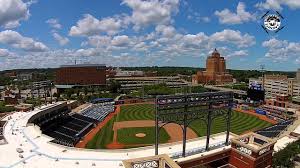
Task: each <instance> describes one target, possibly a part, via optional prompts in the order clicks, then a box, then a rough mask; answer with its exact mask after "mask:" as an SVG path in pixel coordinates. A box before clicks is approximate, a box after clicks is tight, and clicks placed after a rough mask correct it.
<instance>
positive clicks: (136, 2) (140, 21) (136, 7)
mask: <svg viewBox="0 0 300 168" xmlns="http://www.w3.org/2000/svg"><path fill="white" fill-rule="evenodd" d="M122 4H125V5H127V6H128V7H130V8H131V9H132V15H131V21H132V23H133V24H134V29H135V30H139V29H141V28H143V27H146V26H149V25H159V24H169V23H170V22H171V18H172V15H173V14H176V13H177V11H178V6H179V0H160V1H158V0H148V1H143V0H123V3H122Z"/></svg>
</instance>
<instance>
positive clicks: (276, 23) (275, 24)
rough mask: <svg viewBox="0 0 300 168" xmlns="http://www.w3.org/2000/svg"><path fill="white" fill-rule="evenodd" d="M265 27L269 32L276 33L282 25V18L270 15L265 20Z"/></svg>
mask: <svg viewBox="0 0 300 168" xmlns="http://www.w3.org/2000/svg"><path fill="white" fill-rule="evenodd" d="M264 25H265V27H266V28H267V29H268V30H271V31H276V30H278V29H279V28H280V25H281V21H280V17H279V16H277V15H268V16H266V18H265V20H264Z"/></svg>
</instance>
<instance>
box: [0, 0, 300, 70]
mask: <svg viewBox="0 0 300 168" xmlns="http://www.w3.org/2000/svg"><path fill="white" fill-rule="evenodd" d="M269 10H270V11H271V13H272V12H274V11H278V12H279V13H281V15H283V17H284V19H282V25H284V26H285V27H284V29H282V30H281V31H279V32H278V33H271V34H267V33H266V32H265V31H264V30H263V29H262V28H261V24H262V22H263V20H262V19H261V16H263V15H264V14H265V13H266V11H269ZM299 17H300V0H258V1H255V0H251V1H250V0H247V1H246V0H244V1H236V0H226V1H221V0H88V1H87V0H0V70H8V69H19V68H55V67H59V66H60V65H64V64H74V63H75V61H76V62H77V63H95V64H106V65H107V66H121V67H122V66H187V67H199V68H200V67H205V60H206V57H207V56H208V55H209V54H210V53H211V52H212V51H213V50H214V49H215V48H217V50H218V51H219V52H220V54H221V55H222V56H224V57H225V59H226V61H227V68H229V69H259V68H260V65H264V66H265V68H266V69H267V70H280V71H296V70H297V68H300V66H299V65H300V32H299V30H300V29H299V27H300V22H299Z"/></svg>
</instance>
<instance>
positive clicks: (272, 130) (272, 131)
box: [256, 120, 293, 138]
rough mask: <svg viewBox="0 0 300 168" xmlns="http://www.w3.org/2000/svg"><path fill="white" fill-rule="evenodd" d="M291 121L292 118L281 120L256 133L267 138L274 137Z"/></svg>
mask: <svg viewBox="0 0 300 168" xmlns="http://www.w3.org/2000/svg"><path fill="white" fill-rule="evenodd" d="M292 123H293V120H287V121H282V122H280V123H277V124H275V125H272V126H270V127H267V128H264V129H261V130H258V131H256V133H257V134H260V135H263V136H266V137H269V138H275V137H277V136H279V135H280V134H281V132H282V131H284V130H285V129H286V128H287V127H288V126H289V125H290V124H292Z"/></svg>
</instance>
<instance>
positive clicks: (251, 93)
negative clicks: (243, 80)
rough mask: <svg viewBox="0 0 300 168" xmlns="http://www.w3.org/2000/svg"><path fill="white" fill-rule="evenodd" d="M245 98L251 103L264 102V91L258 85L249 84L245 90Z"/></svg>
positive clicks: (260, 85) (254, 83)
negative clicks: (251, 101)
mask: <svg viewBox="0 0 300 168" xmlns="http://www.w3.org/2000/svg"><path fill="white" fill-rule="evenodd" d="M247 97H248V98H249V99H250V100H253V101H264V100H265V90H264V88H263V86H262V84H260V83H256V82H253V83H250V84H249V88H248V90H247Z"/></svg>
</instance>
